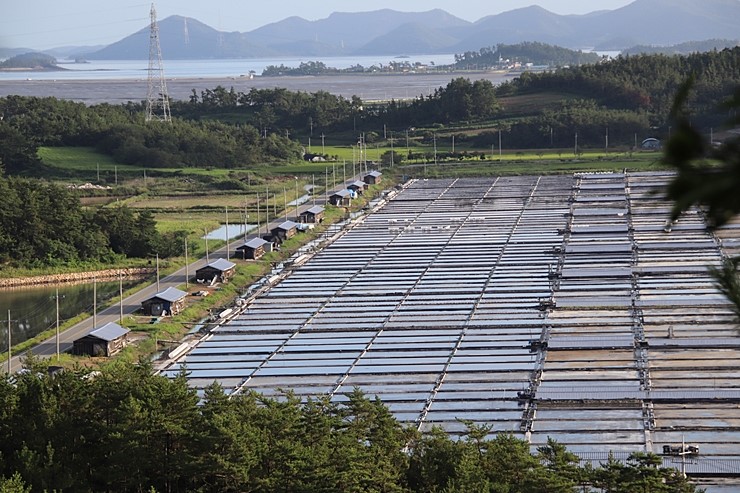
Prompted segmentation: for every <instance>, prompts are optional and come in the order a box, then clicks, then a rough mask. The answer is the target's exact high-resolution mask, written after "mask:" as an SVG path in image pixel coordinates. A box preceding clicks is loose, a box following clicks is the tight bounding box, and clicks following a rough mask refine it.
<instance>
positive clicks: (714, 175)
mask: <svg viewBox="0 0 740 493" xmlns="http://www.w3.org/2000/svg"><path fill="white" fill-rule="evenodd" d="M693 83H694V78H693V77H691V78H689V79H688V80H687V81H686V82H684V83H683V84H682V85H681V88H680V89H679V91H678V94H677V95H676V99H675V101H674V104H673V109H672V111H671V117H672V119H673V120H674V121H675V128H676V129H677V130H676V132H675V133H674V134H673V136H672V137H671V139H670V140H669V141H668V144H667V146H666V151H665V155H664V157H663V161H664V162H665V163H666V164H669V165H671V166H673V167H674V168H676V171H677V172H678V174H677V175H676V178H675V179H674V180H673V181H672V182H671V184H670V185H669V186H668V190H667V198H668V199H669V200H672V201H673V204H674V205H673V209H672V211H671V220H675V219H677V218H678V217H679V216H680V215H681V213H683V212H684V211H686V210H688V209H689V208H690V207H691V206H693V205H702V206H705V207H706V210H707V215H708V217H709V221H710V227H712V228H716V227H720V226H722V225H724V224H726V223H727V222H728V221H729V220H730V219H732V218H733V217H734V216H735V215H736V214H738V213H740V135H739V136H736V137H733V138H731V139H728V140H726V141H725V142H723V143H722V145H720V146H719V147H715V146H714V145H713V143H711V142H707V141H706V140H705V139H704V137H703V136H702V135H701V134H700V133H699V132H698V131H697V130H696V129H695V128H693V127H692V126H691V122H690V120H689V117H688V115H687V114H686V112H685V110H684V104H685V103H686V101H687V99H688V98H689V93H690V91H691V88H692V86H693ZM723 106H724V108H725V109H726V110H727V111H728V112H730V113H733V112H734V114H735V116H734V117H733V118H732V119H731V120H730V121H729V122H728V124H730V125H737V124H740V116H738V115H737V110H738V109H740V87H737V88H736V89H735V94H734V96H733V97H732V98H731V99H729V100H728V101H727V102H726V103H725V104H724V105H723Z"/></svg>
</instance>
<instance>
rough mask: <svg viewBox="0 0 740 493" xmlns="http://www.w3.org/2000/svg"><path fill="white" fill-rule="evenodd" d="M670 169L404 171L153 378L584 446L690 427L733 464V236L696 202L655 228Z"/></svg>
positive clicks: (424, 426)
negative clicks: (712, 229) (725, 267)
mask: <svg viewBox="0 0 740 493" xmlns="http://www.w3.org/2000/svg"><path fill="white" fill-rule="evenodd" d="M668 179H669V176H667V175H663V174H654V173H653V174H621V173H619V174H584V175H576V176H543V177H536V176H520V177H500V178H495V179H488V178H486V179H483V178H481V179H449V180H444V179H439V180H417V181H414V182H412V183H411V184H410V185H409V186H408V187H406V188H405V189H404V190H403V191H402V192H401V193H399V194H398V195H397V196H396V197H395V198H394V199H393V200H390V201H389V202H388V203H387V204H385V205H384V206H383V207H382V208H381V209H380V210H378V211H377V212H375V213H373V214H370V215H369V216H367V217H365V218H364V219H363V220H362V221H361V222H360V223H359V224H357V225H356V226H355V227H354V228H353V229H352V230H351V231H349V232H348V233H346V234H344V235H341V236H340V237H339V238H338V239H337V240H336V241H334V242H333V243H332V244H331V245H329V246H328V247H327V248H325V249H323V250H322V251H321V252H319V253H318V254H316V255H315V256H314V257H313V258H312V259H311V260H310V261H308V262H307V263H306V264H304V265H303V266H301V267H299V268H296V269H295V270H294V271H293V272H292V273H291V274H290V275H289V276H288V277H287V278H286V279H284V280H283V281H282V282H280V283H279V284H277V285H276V286H274V287H273V288H271V289H270V290H269V291H267V292H266V293H265V294H263V295H261V296H259V297H257V298H255V299H253V300H251V301H250V302H249V304H248V306H247V307H246V308H245V309H244V311H243V312H242V313H241V314H240V315H239V316H238V317H236V318H235V319H233V320H231V321H230V322H229V323H227V324H223V325H221V326H218V327H217V328H215V329H214V330H213V331H212V332H211V333H210V334H209V335H207V336H206V337H204V338H203V340H202V341H201V342H200V343H199V344H198V345H197V346H196V347H195V348H194V349H193V350H192V351H191V352H190V353H188V354H187V355H185V356H183V357H181V358H180V359H179V360H178V361H176V362H175V363H174V364H172V365H171V366H170V367H169V368H168V369H167V370H166V371H165V373H166V374H169V375H174V374H176V373H177V372H179V370H180V368H182V367H183V366H184V367H185V368H186V369H187V371H188V372H189V376H188V379H189V382H190V384H191V385H192V386H193V387H195V388H198V389H203V388H204V387H205V386H207V385H209V384H211V383H212V382H213V381H214V380H215V381H218V382H219V383H221V385H222V386H223V387H225V388H226V389H227V390H228V391H229V392H244V391H247V390H256V391H259V392H261V393H264V394H266V395H273V396H279V395H281V393H282V392H283V391H284V390H285V389H290V390H292V391H293V392H295V393H296V394H297V395H299V396H302V397H309V396H315V395H319V394H328V395H330V396H331V397H332V399H333V400H335V401H337V402H341V401H343V400H344V399H346V397H345V395H346V394H347V393H348V392H350V391H351V390H352V389H353V388H354V387H360V388H361V389H363V390H364V391H365V392H366V393H367V394H368V395H371V396H374V395H377V396H379V397H380V398H381V399H382V400H383V401H384V402H385V403H386V404H387V405H388V407H389V408H390V409H391V411H392V412H393V413H394V415H395V416H396V417H397V418H398V419H399V420H401V421H402V422H406V423H409V424H413V425H415V426H418V427H419V428H420V429H421V430H428V429H430V428H431V427H432V426H434V425H437V426H441V427H443V428H444V429H446V430H447V431H448V432H449V433H451V434H453V435H457V434H460V433H463V432H464V431H465V426H464V425H463V424H462V422H461V420H470V421H473V422H476V423H479V424H486V425H489V426H491V429H492V432H493V433H495V432H501V431H508V432H513V433H514V434H516V435H517V436H519V437H521V438H525V439H528V440H529V441H530V442H531V443H532V444H533V446H536V445H539V444H542V443H544V442H545V441H546V440H547V437H549V436H552V437H554V438H556V439H558V440H559V441H560V442H561V443H564V444H565V445H567V446H568V447H569V449H571V450H573V451H576V452H578V453H580V454H594V453H605V452H607V451H609V450H612V451H618V452H619V451H624V452H629V451H635V450H653V451H656V452H659V451H660V450H661V447H662V445H664V444H676V443H680V442H681V440H682V439H685V440H686V442H687V443H689V442H690V443H697V444H700V445H701V449H702V453H703V454H704V453H706V454H709V455H713V456H715V457H716V458H730V459H731V458H738V456H740V447H739V446H738V445H740V434H738V432H737V431H735V430H738V429H740V415H739V413H737V405H738V403H740V389H738V388H737V386H736V384H735V383H734V382H737V376H738V370H737V368H738V363H739V361H738V360H739V359H740V347H739V346H740V345H739V344H738V343H737V332H736V327H735V326H734V325H733V321H732V312H731V309H730V306H729V305H728V303H727V302H726V300H725V299H724V298H723V297H722V296H721V295H720V294H719V293H718V291H717V290H716V288H715V287H714V286H713V284H712V280H711V278H710V276H709V275H708V273H707V271H706V266H707V265H717V264H719V262H720V261H721V259H722V255H723V254H724V253H728V252H729V253H731V249H733V248H735V249H738V248H740V247H738V245H739V244H740V243H739V242H738V238H740V234H738V232H739V231H738V227H737V225H730V227H728V228H726V229H724V230H721V231H719V232H717V233H716V234H712V233H708V232H707V231H706V228H705V226H704V218H703V216H702V215H701V214H700V213H699V212H698V211H696V210H692V211H690V212H689V213H688V214H685V215H684V216H683V217H682V218H681V219H680V220H679V221H678V223H676V224H673V225H668V226H667V225H666V217H667V211H668V204H666V203H664V202H662V201H661V200H660V199H659V195H656V194H655V193H653V191H654V190H655V189H656V188H658V187H660V186H661V185H663V184H664V183H665V182H666V181H667V180H668ZM669 230H670V231H669ZM721 245H723V246H725V248H726V249H727V250H728V252H723V250H722V249H721V248H720V246H721Z"/></svg>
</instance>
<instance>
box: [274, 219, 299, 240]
mask: <svg viewBox="0 0 740 493" xmlns="http://www.w3.org/2000/svg"><path fill="white" fill-rule="evenodd" d="M296 226H297V224H296V223H294V222H293V221H285V222H284V223H282V224H279V225H278V226H276V227H275V228H273V229H272V231H270V232H271V233H272V237H273V238H274V239H276V240H279V241H280V242H283V241H285V240H289V239H290V238H292V237H294V236H295V235H296V232H297V231H298V230H297V229H296Z"/></svg>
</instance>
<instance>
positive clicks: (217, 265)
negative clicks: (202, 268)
mask: <svg viewBox="0 0 740 493" xmlns="http://www.w3.org/2000/svg"><path fill="white" fill-rule="evenodd" d="M206 267H211V268H213V269H216V270H220V271H221V272H226V271H227V270H231V269H233V268H234V267H236V264H235V263H234V262H229V261H228V260H226V259H224V258H220V259H218V260H214V261H213V262H211V263H209V264H208V265H206Z"/></svg>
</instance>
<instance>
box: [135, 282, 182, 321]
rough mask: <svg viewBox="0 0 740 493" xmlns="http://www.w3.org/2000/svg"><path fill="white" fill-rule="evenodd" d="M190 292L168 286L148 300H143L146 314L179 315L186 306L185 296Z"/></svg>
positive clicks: (142, 307)
mask: <svg viewBox="0 0 740 493" xmlns="http://www.w3.org/2000/svg"><path fill="white" fill-rule="evenodd" d="M187 295H188V294H187V293H185V292H183V291H180V290H179V289H176V288H167V289H165V290H164V291H162V292H160V293H157V294H155V295H154V296H152V297H151V298H149V299H148V300H144V301H142V302H141V309H142V310H143V311H144V314H146V315H151V316H152V317H160V316H166V315H177V314H178V313H180V312H181V311H182V309H183V308H184V307H185V297H186V296H187Z"/></svg>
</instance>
